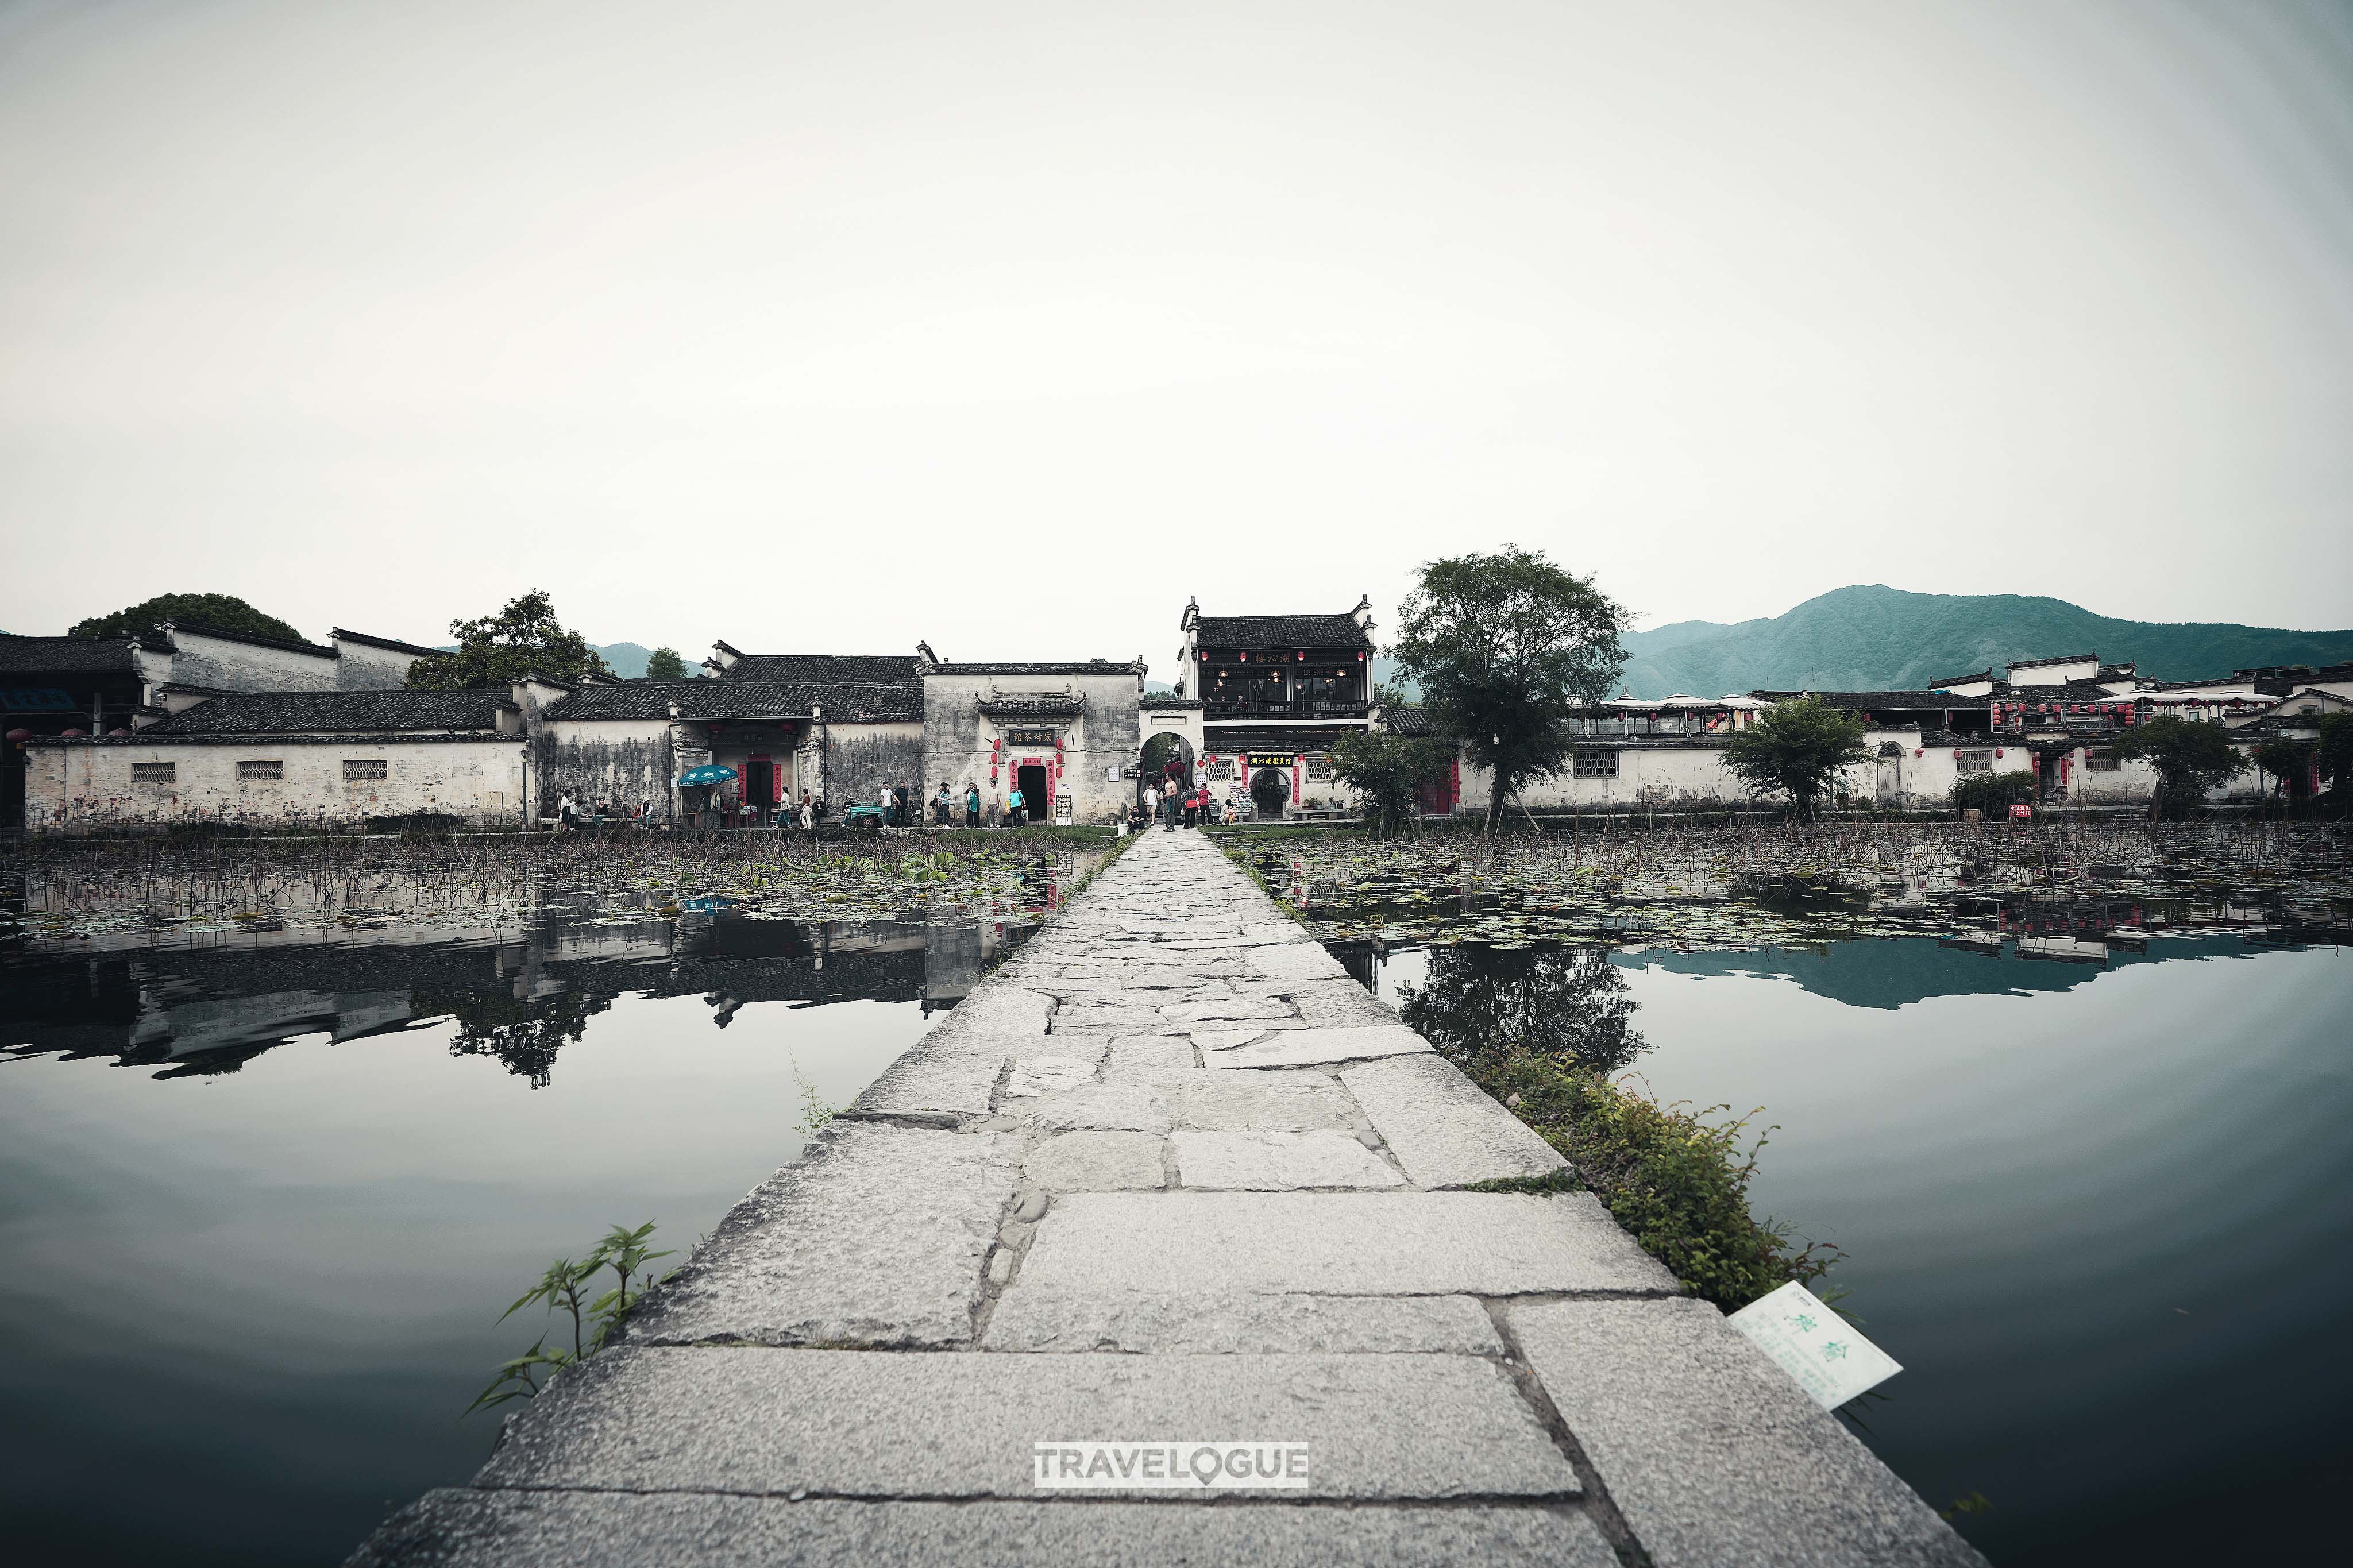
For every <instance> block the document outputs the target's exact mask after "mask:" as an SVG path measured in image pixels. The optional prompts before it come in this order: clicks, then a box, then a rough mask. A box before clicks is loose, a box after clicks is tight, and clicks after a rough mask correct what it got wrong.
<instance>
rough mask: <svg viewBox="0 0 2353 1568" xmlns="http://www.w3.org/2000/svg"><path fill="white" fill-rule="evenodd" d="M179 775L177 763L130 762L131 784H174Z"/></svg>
mask: <svg viewBox="0 0 2353 1568" xmlns="http://www.w3.org/2000/svg"><path fill="white" fill-rule="evenodd" d="M179 777H180V764H179V763H132V764H131V782H132V784H175V783H177V782H178V781H179Z"/></svg>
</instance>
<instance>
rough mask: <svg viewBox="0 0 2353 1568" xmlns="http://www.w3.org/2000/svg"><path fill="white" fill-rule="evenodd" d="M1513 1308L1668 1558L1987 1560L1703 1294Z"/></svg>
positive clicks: (1534, 1354) (1572, 1414)
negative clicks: (1688, 1297) (1700, 1298)
mask: <svg viewBox="0 0 2353 1568" xmlns="http://www.w3.org/2000/svg"><path fill="white" fill-rule="evenodd" d="M1508 1316H1509V1318H1510V1321H1511V1326H1512V1331H1513V1333H1514V1335H1515V1336H1516V1337H1517V1338H1518V1340H1519V1342H1520V1346H1521V1349H1522V1350H1523V1351H1524V1352H1525V1354H1526V1356H1527V1359H1528V1362H1529V1364H1530V1365H1532V1366H1533V1367H1535V1372H1536V1375H1537V1376H1538V1377H1539V1378H1540V1379H1542V1380H1543V1383H1544V1385H1545V1390H1546V1393H1548V1394H1551V1395H1552V1400H1553V1403H1554V1405H1556V1406H1557V1407H1558V1408H1559V1410H1560V1413H1561V1415H1562V1418H1563V1419H1565V1420H1566V1421H1567V1423H1568V1427H1569V1430H1570V1431H1571V1432H1573V1433H1575V1434H1576V1436H1577V1441H1578V1442H1579V1443H1580V1444H1582V1445H1583V1447H1584V1448H1585V1452H1586V1454H1587V1456H1588V1458H1591V1459H1592V1461H1593V1463H1594V1466H1595V1468H1597V1469H1599V1471H1600V1473H1601V1479H1602V1481H1603V1483H1604V1484H1605V1485H1606V1486H1608V1487H1609V1495H1610V1497H1611V1499H1612V1500H1614V1501H1615V1502H1616V1503H1617V1505H1618V1508H1619V1510H1620V1512H1621V1513H1623V1514H1624V1515H1625V1517H1626V1521H1627V1522H1628V1524H1630V1526H1632V1528H1633V1531H1634V1533H1635V1535H1636V1537H1637V1538H1639V1539H1640V1540H1641V1542H1642V1545H1643V1547H1644V1549H1645V1550H1646V1551H1648V1552H1649V1553H1650V1556H1651V1562H1652V1563H1656V1564H1657V1565H1658V1568H1686V1565H1692V1568H1697V1565H1699V1564H1704V1563H1757V1564H1774V1563H1788V1564H1791V1565H1792V1568H1796V1565H1798V1564H1808V1565H1824V1564H1827V1565H1831V1568H1838V1565H1842V1564H1852V1565H1853V1568H1864V1565H1866V1564H1871V1565H1885V1564H1923V1565H1925V1564H1950V1565H1956V1568H1957V1565H1962V1564H1982V1563H1983V1562H1984V1559H1983V1558H1981V1557H1979V1556H1978V1553H1977V1552H1976V1551H1975V1550H1974V1549H1972V1548H1971V1547H1970V1546H1969V1544H1968V1542H1965V1541H1963V1540H1962V1539H1961V1538H1960V1537H1959V1536H1958V1535H1957V1534H1956V1533H1955V1532H1954V1531H1953V1529H1952V1527H1951V1526H1950V1525H1948V1524H1947V1523H1946V1522H1945V1521H1943V1520H1941V1519H1938V1518H1937V1517H1936V1513H1935V1512H1934V1511H1933V1510H1931V1509H1930V1508H1929V1507H1928V1505H1927V1504H1926V1503H1924V1502H1922V1501H1921V1500H1920V1499H1919V1497H1918V1495H1917V1494H1916V1493H1915V1492H1914V1491H1913V1490H1912V1489H1910V1488H1909V1487H1907V1486H1905V1484H1904V1483H1903V1482H1902V1481H1900V1480H1898V1479H1896V1478H1895V1476H1894V1473H1893V1472H1892V1471H1890V1470H1889V1469H1888V1468H1886V1467H1885V1466H1884V1465H1882V1464H1881V1463H1880V1462H1879V1460H1878V1458H1877V1457H1876V1456H1874V1455H1873V1453H1872V1452H1871V1450H1869V1449H1868V1448H1866V1447H1863V1446H1862V1443H1861V1442H1860V1441H1858V1440H1857V1439H1856V1438H1855V1436H1854V1435H1853V1434H1852V1433H1851V1432H1849V1431H1848V1430H1847V1429H1846V1427H1845V1426H1843V1425H1842V1424H1841V1422H1840V1421H1839V1420H1838V1418H1837V1417H1836V1416H1833V1415H1830V1414H1829V1413H1828V1412H1826V1411H1824V1410H1822V1409H1821V1408H1820V1406H1818V1405H1815V1404H1814V1402H1813V1401H1812V1400H1811V1399H1810V1398H1808V1397H1807V1395H1806V1394H1805V1391H1804V1390H1802V1389H1800V1388H1799V1386H1798V1384H1797V1383H1796V1382H1795V1381H1794V1380H1792V1379H1791V1378H1790V1377H1789V1375H1788V1373H1784V1372H1783V1371H1781V1369H1780V1368H1778V1367H1777V1366H1775V1365H1774V1364H1773V1363H1771V1362H1770V1361H1767V1359H1766V1358H1765V1355H1764V1354H1763V1352H1760V1351H1758V1350H1757V1347H1756V1346H1754V1345H1752V1344H1750V1343H1749V1342H1747V1341H1746V1340H1745V1339H1743V1338H1742V1337H1741V1336H1740V1335H1739V1333H1737V1332H1736V1331H1734V1330H1733V1329H1731V1328H1730V1327H1728V1326H1726V1325H1725V1321H1724V1320H1723V1318H1722V1317H1721V1316H1719V1315H1718V1314H1717V1312H1716V1310H1715V1308H1714V1307H1711V1306H1709V1305H1708V1304H1707V1303H1706V1302H1704V1301H1692V1300H1672V1301H1560V1302H1555V1303H1552V1304H1550V1305H1546V1306H1528V1307H1513V1308H1510V1309H1508Z"/></svg>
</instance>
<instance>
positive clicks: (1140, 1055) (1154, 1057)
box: [1103, 1035, 1193, 1083]
mask: <svg viewBox="0 0 2353 1568" xmlns="http://www.w3.org/2000/svg"><path fill="white" fill-rule="evenodd" d="M1192 1067H1193V1042H1192V1040H1191V1039H1189V1038H1188V1037H1186V1036H1183V1035H1130V1036H1127V1037H1124V1038H1123V1039H1117V1040H1113V1042H1112V1043H1111V1055H1110V1056H1109V1057H1107V1058H1104V1059H1103V1081H1104V1082H1105V1083H1125V1082H1134V1081H1156V1080H1157V1079H1160V1078H1161V1077H1162V1076H1164V1075H1166V1074H1168V1073H1174V1072H1187V1071H1190V1070H1191V1068H1192Z"/></svg>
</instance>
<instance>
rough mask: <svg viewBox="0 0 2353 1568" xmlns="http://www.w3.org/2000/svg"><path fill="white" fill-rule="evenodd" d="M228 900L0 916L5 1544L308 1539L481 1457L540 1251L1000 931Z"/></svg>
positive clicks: (815, 1072)
mask: <svg viewBox="0 0 2353 1568" xmlns="http://www.w3.org/2000/svg"><path fill="white" fill-rule="evenodd" d="M248 923H249V924H250V925H251V927H252V928H253V929H250V930H243V931H225V932H214V933H208V934H206V935H204V936H202V937H201V938H195V939H191V940H188V941H185V942H180V943H178V944H176V945H169V946H161V947H158V946H133V947H124V946H121V945H109V944H108V943H106V942H100V941H83V942H75V943H67V944H65V945H66V946H67V947H68V948H69V949H71V950H69V951H59V950H58V946H59V944H58V942H54V941H53V942H48V943H47V944H46V946H47V951H43V948H44V946H45V944H44V943H43V942H38V941H34V942H18V943H16V944H14V948H13V950H9V949H5V948H0V1315H5V1321H7V1322H8V1324H9V1337H10V1345H9V1350H8V1353H7V1354H6V1355H5V1357H0V1409H5V1411H6V1412H7V1416H6V1419H5V1421H0V1477H5V1479H0V1520H5V1540H6V1541H7V1542H8V1548H7V1555H8V1558H9V1560H10V1561H11V1562H15V1563H80V1564H88V1563H175V1564H177V1563H239V1564H253V1563H334V1562H338V1561H340V1560H341V1559H342V1558H343V1555H344V1554H346V1553H347V1552H349V1551H350V1550H351V1549H352V1548H353V1546H354V1545H355V1544H356V1543H357V1542H359V1541H360V1540H361V1538H362V1537H364V1535H365V1534H366V1533H367V1532H368V1531H369V1530H371V1529H373V1528H374V1526H375V1523H376V1522H377V1521H378V1520H380V1519H381V1518H382V1517H383V1516H384V1514H385V1512H386V1511H387V1510H389V1509H390V1508H392V1507H394V1506H396V1505H397V1504H399V1503H403V1502H406V1501H407V1500H409V1499H411V1498H413V1497H415V1496H416V1495H417V1493H419V1492H420V1491H423V1490H425V1489H427V1488H429V1487H434V1486H442V1485H448V1484H450V1483H453V1482H457V1481H460V1480H462V1479H464V1478H465V1477H466V1476H467V1475H469V1474H470V1472H471V1471H472V1470H473V1469H474V1468H475V1467H476V1466H477V1465H479V1464H480V1462H481V1461H482V1459H483V1458H484V1457H485V1456H486V1455H487V1453H488V1452H489V1449H490V1447H491V1440H492V1438H493V1436H494V1435H495V1432H496V1426H497V1420H498V1415H497V1414H495V1413H484V1414H478V1415H473V1416H470V1417H466V1418H464V1419H460V1412H462V1411H464V1410H465V1408H466V1406H467V1405H468V1404H469V1403H470V1401H471V1400H472V1398H473V1397H474V1395H475V1394H476V1393H477V1392H479V1391H480V1389H481V1387H482V1386H483V1384H485V1383H486V1382H487V1381H488V1380H489V1377H490V1374H491V1369H492V1368H493V1367H494V1366H495V1365H496V1364H497V1363H500V1362H501V1361H503V1360H505V1359H506V1358H507V1357H509V1356H512V1355H516V1354H519V1353H521V1352H522V1351H524V1350H525V1349H527V1348H528V1347H529V1346H530V1344H531V1342H532V1341H533V1339H534V1338H535V1337H536V1336H537V1335H538V1334H539V1332H540V1331H541V1329H542V1328H543V1327H545V1326H546V1325H547V1320H546V1319H545V1317H544V1316H543V1314H541V1313H539V1312H538V1311H537V1310H536V1309H533V1310H530V1311H528V1312H526V1313H519V1314H517V1316H516V1317H514V1318H513V1319H511V1320H509V1321H506V1322H505V1323H503V1324H501V1323H500V1322H499V1321H497V1319H498V1314H499V1312H500V1310H501V1309H503V1308H504V1307H505V1306H506V1304H507V1303H508V1302H509V1301H512V1300H513V1299H514V1298H515V1297H516V1296H518V1295H520V1294H521V1293H522V1290H523V1289H525V1288H526V1287H527V1286H528V1285H529V1284H531V1283H532V1282H533V1280H534V1279H537V1277H538V1275H539V1272H540V1270H541V1269H543V1268H545V1267H546V1265H547V1262H548V1260H549V1259H551V1258H554V1257H556V1256H558V1255H560V1254H568V1255H571V1256H575V1257H576V1256H580V1255H581V1254H582V1253H584V1252H585V1251H586V1249H587V1248H588V1247H591V1246H592V1245H593V1244H594V1242H595V1240H596V1237H598V1236H600V1235H602V1234H603V1232H604V1231H605V1230H606V1228H607V1226H611V1225H613V1224H615V1223H621V1224H626V1225H630V1226H635V1225H638V1224H639V1223H642V1222H643V1221H646V1220H649V1219H650V1220H653V1221H655V1222H657V1223H658V1225H659V1231H658V1233H657V1243H656V1244H657V1245H659V1246H667V1247H676V1248H680V1249H681V1251H682V1250H683V1249H684V1248H685V1247H690V1246H691V1245H692V1243H693V1241H694V1240H695V1238H696V1237H697V1236H698V1235H700V1234H702V1233H703V1232H707V1231H708V1230H710V1229H711V1228H712V1226H713V1225H715V1224H716V1222H717V1221H718V1219H719V1218H720V1216H721V1215H723V1214H724V1213H725V1212H726V1211H727V1209H728V1208H729V1207H730V1206H731V1205H733V1203H734V1202H735V1200H736V1199H737V1198H739V1197H741V1196H742V1195H743V1194H744V1193H745V1192H746V1191H748V1190H749V1189H750V1188H751V1187H753V1186H754V1185H755V1184H757V1183H759V1182H760V1181H762V1180H763V1179H765V1177H766V1176H767V1175H768V1173H770V1172H771V1171H772V1170H774V1169H775V1168H776V1165H777V1164H778V1163H781V1162H783V1161H786V1160H788V1159H790V1158H792V1157H793V1156H795V1155H796V1154H797V1153H798V1152H799V1150H800V1148H801V1145H802V1142H803V1141H804V1131H803V1129H804V1126H805V1125H806V1124H807V1121H808V1118H809V1115H810V1106H811V1101H812V1100H814V1101H816V1102H817V1103H818V1104H820V1105H825V1106H839V1105H842V1104H845V1103H847V1102H848V1101H849V1100H850V1099H851V1098H853V1097H854V1096H855V1095H856V1094H857V1093H858V1091H859V1090H860V1089H861V1088H863V1087H864V1086H865V1085H866V1084H867V1083H868V1082H869V1081H871V1079H873V1078H874V1077H875V1075H876V1074H878V1073H879V1072H880V1071H881V1069H882V1068H884V1067H885V1066H887V1065H888V1064H889V1063H890V1062H891V1061H892V1058H895V1057H896V1056H897V1055H898V1054H899V1053H900V1052H901V1051H902V1050H904V1049H905V1048H906V1047H908V1046H909V1045H911V1044H912V1043H913V1041H914V1040H915V1039H916V1038H917V1037H919V1036H920V1035H921V1034H922V1033H923V1030H924V1029H925V1028H926V1027H927V1026H928V1023H929V1017H928V1016H929V1015H930V1014H931V1013H932V1012H933V1011H934V1009H935V1008H936V1007H937V1006H939V1005H948V1004H952V1003H953V1001H954V1000H955V998H956V997H957V996H959V995H961V994H963V991H964V990H965V988H967V987H968V986H969V985H970V984H972V982H973V981H974V980H975V979H976V977H977V975H978V973H979V972H980V970H981V968H982V966H983V965H984V964H985V963H987V960H988V959H989V958H990V957H991V955H992V954H993V953H994V952H995V951H996V950H997V948H998V947H999V946H1001V945H1003V944H1004V943H1006V942H1010V941H1017V940H1018V939H1019V938H1020V937H1021V936H1022V935H1023V934H1024V933H1025V931H1026V927H1025V926H1024V925H1022V924H1021V923H1020V922H1019V921H1018V920H1017V921H981V920H974V919H955V918H950V919H944V920H938V919H934V920H927V921H920V923H917V922H916V921H864V922H860V923H856V924H848V923H836V924H805V923H799V922H796V921H782V920H753V919H746V918H743V917H740V916H735V915H732V914H727V913H718V914H712V913H702V914H697V913H695V912H693V911H691V910H690V911H686V912H683V913H681V915H680V916H679V917H678V918H677V919H675V920H663V921H635V922H632V923H628V924H619V925H616V924H612V923H609V922H598V921H584V920H579V919H559V918H554V917H547V916H542V917H536V918H532V919H528V920H526V921H523V922H522V924H520V925H519V926H510V927H507V928H505V929H502V930H501V931H496V932H493V933H491V934H478V935H475V936H466V935H463V934H460V935H459V936H456V937H454V938H450V937H448V932H447V931H438V933H437V934H438V935H440V936H441V937H443V938H444V939H445V940H435V941H423V940H417V938H419V937H420V935H422V934H423V933H422V932H421V931H420V930H419V929H417V928H406V929H404V928H402V927H400V926H399V925H398V924H393V925H390V926H388V927H386V928H385V929H384V930H381V931H368V932H366V933H364V934H365V936H366V938H367V939H368V940H365V941H353V940H351V938H350V937H349V935H348V934H346V935H345V936H344V937H343V940H337V941H326V940H322V939H321V935H320V933H319V932H318V931H315V930H311V931H308V932H307V934H306V932H305V931H302V930H289V929H284V928H282V927H281V928H280V929H275V930H272V929H265V928H269V927H270V926H272V925H273V924H276V923H277V922H273V921H252V922H248Z"/></svg>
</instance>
